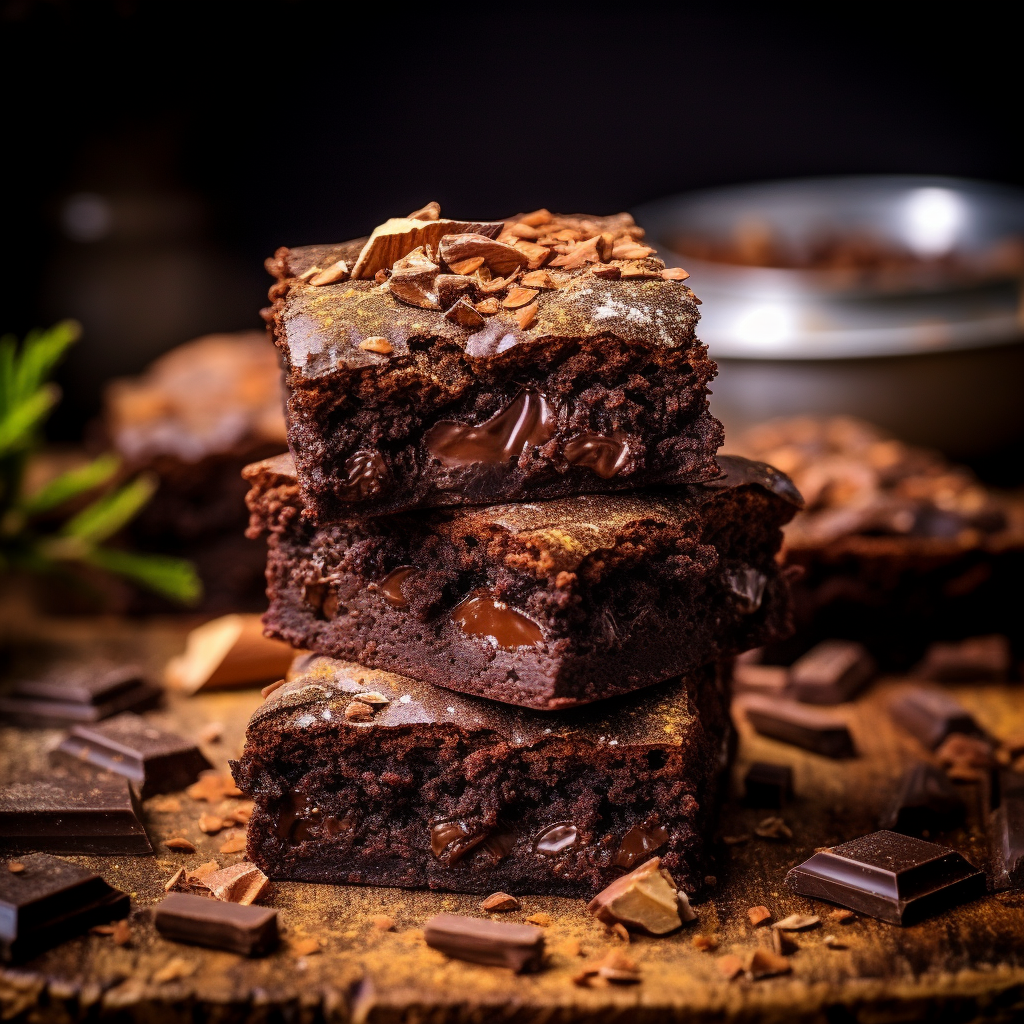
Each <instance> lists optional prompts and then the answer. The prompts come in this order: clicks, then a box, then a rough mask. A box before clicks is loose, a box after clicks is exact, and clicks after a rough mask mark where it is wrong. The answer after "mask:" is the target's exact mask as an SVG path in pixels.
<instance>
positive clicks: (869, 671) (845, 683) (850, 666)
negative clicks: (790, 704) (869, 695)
mask: <svg viewBox="0 0 1024 1024" xmlns="http://www.w3.org/2000/svg"><path fill="white" fill-rule="evenodd" d="M874 674H875V660H874V658H872V657H871V655H870V654H869V653H868V650H867V648H866V647H864V645H863V644H859V643H857V642H856V641H854V640H823V641H822V642H821V643H820V644H817V645H815V646H814V647H812V648H811V649H810V650H809V651H808V652H807V653H806V654H804V655H802V656H801V657H799V658H797V660H796V661H795V662H793V664H792V665H791V666H790V669H789V681H790V686H791V687H792V691H793V696H794V697H796V699H797V700H802V701H804V702H805V703H807V704H841V703H843V701H847V700H849V699H850V698H851V697H853V696H854V695H855V694H856V693H857V692H858V691H859V690H860V689H861V687H863V686H864V684H865V683H866V682H867V681H868V680H869V679H870V678H871V677H872V676H873V675H874Z"/></svg>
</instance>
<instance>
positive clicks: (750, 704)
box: [741, 694, 857, 758]
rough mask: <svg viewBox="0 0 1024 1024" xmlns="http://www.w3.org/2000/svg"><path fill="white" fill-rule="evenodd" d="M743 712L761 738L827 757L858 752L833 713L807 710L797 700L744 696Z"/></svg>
mask: <svg viewBox="0 0 1024 1024" xmlns="http://www.w3.org/2000/svg"><path fill="white" fill-rule="evenodd" d="M741 706H742V708H743V710H744V711H745V712H746V715H747V720H748V721H749V722H750V724H751V725H752V726H753V727H754V728H755V729H756V730H757V731H758V732H759V733H760V734H761V735H762V736H770V737H771V738H772V739H773V740H781V741H782V742H783V743H792V744H793V745H794V746H796V747H803V748H804V750H810V751H813V752H814V753H815V754H823V755H824V756H825V757H839V758H841V757H854V756H856V753H857V752H856V750H855V749H854V746H853V738H852V737H851V736H850V730H849V729H848V728H847V726H846V722H844V721H843V720H842V719H841V718H838V717H836V715H835V714H834V713H830V712H827V711H821V710H820V709H818V708H810V707H807V705H806V704H800V703H799V702H797V701H795V700H784V699H781V698H773V697H765V696H763V695H760V694H752V695H750V696H744V698H743V703H742V705H741Z"/></svg>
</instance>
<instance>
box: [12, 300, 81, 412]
mask: <svg viewBox="0 0 1024 1024" xmlns="http://www.w3.org/2000/svg"><path fill="white" fill-rule="evenodd" d="M81 333H82V328H81V326H80V325H79V324H78V323H76V322H75V321H74V320H63V321H61V323H59V324H54V326H53V327H50V328H49V329H48V330H45V331H30V332H29V333H28V334H27V335H26V337H25V341H24V343H23V344H22V346H21V353H20V355H19V356H18V357H17V358H16V360H15V366H14V380H13V387H12V391H11V393H10V400H11V402H12V403H16V402H19V401H22V400H24V399H26V398H28V397H29V396H30V395H31V394H33V392H35V391H37V390H38V389H39V388H40V386H41V385H42V384H43V382H44V381H45V380H46V379H47V377H49V375H50V374H51V373H52V371H53V368H54V367H55V366H56V365H57V363H58V362H59V361H60V359H61V357H62V356H63V355H64V353H65V352H66V351H67V350H68V347H69V346H71V345H72V344H74V342H76V341H77V340H78V338H79V336H80V335H81Z"/></svg>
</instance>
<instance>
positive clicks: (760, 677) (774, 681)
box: [732, 660, 790, 697]
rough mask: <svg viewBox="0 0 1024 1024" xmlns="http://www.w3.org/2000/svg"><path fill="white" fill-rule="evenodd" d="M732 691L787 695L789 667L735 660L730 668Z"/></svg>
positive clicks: (776, 695) (774, 695)
mask: <svg viewBox="0 0 1024 1024" xmlns="http://www.w3.org/2000/svg"><path fill="white" fill-rule="evenodd" d="M732 688H733V692H734V693H763V694H766V695H768V696H772V697H786V696H788V695H789V692H790V691H789V669H788V668H786V667H785V666H784V665H757V664H751V663H749V662H743V661H739V660H737V661H736V663H735V664H734V665H733V668H732Z"/></svg>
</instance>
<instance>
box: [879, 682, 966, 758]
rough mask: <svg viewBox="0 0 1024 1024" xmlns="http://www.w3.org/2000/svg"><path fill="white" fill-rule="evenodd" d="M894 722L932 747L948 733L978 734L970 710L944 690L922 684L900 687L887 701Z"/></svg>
mask: <svg viewBox="0 0 1024 1024" xmlns="http://www.w3.org/2000/svg"><path fill="white" fill-rule="evenodd" d="M889 713H890V714H891V715H892V717H893V720H894V721H895V722H896V724H897V725H900V726H902V727H903V728H904V729H906V730H907V732H909V733H912V734H913V735H914V736H916V737H917V738H918V739H919V740H920V741H921V742H922V743H923V744H924V745H925V746H926V747H929V748H930V749H932V750H934V749H935V748H936V747H937V746H938V745H939V744H940V743H941V742H942V741H943V740H944V739H945V738H946V737H947V736H948V735H949V734H950V733H953V732H962V733H967V734H968V735H980V734H981V729H979V728H978V723H977V722H975V721H974V719H973V718H972V717H971V714H970V712H968V711H967V710H966V708H964V707H963V705H962V704H960V703H959V702H958V701H956V700H954V699H953V698H952V697H951V696H950V695H949V694H948V693H944V692H943V691H942V690H936V689H931V688H925V687H918V688H915V689H910V690H904V691H902V692H901V693H899V694H897V695H896V696H895V697H893V699H892V700H891V701H890V703H889Z"/></svg>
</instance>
